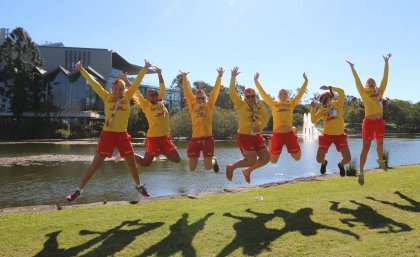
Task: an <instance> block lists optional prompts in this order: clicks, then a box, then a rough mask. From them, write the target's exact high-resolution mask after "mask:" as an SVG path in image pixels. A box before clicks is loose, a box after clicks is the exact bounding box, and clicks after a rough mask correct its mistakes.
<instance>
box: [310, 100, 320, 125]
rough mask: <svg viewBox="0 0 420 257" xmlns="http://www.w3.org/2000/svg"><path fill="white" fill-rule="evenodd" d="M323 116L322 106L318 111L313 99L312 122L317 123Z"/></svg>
mask: <svg viewBox="0 0 420 257" xmlns="http://www.w3.org/2000/svg"><path fill="white" fill-rule="evenodd" d="M321 118H322V112H321V108H319V109H318V111H316V104H315V102H314V101H312V103H311V122H312V123H313V124H315V123H317V122H318V121H320V120H321Z"/></svg>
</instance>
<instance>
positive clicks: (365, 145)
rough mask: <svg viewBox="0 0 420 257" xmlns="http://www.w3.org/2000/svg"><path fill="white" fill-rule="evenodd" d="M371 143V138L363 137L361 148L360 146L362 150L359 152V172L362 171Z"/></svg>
mask: <svg viewBox="0 0 420 257" xmlns="http://www.w3.org/2000/svg"><path fill="white" fill-rule="evenodd" d="M382 142H383V141H382ZM371 143H372V140H367V139H363V148H362V152H361V153H360V173H363V172H364V169H365V164H366V159H367V155H368V153H369V149H370V145H371Z"/></svg>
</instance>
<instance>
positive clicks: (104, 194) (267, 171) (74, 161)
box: [0, 135, 420, 208]
mask: <svg viewBox="0 0 420 257" xmlns="http://www.w3.org/2000/svg"><path fill="white" fill-rule="evenodd" d="M299 141H300V145H301V148H302V159H301V160H300V161H297V162H296V161H294V160H293V159H292V158H291V157H290V155H289V154H288V153H287V150H286V149H285V148H284V149H283V153H282V155H281V157H280V159H279V162H278V163H277V164H271V163H269V164H267V165H266V166H264V167H262V168H260V169H258V170H256V171H254V172H253V173H252V175H251V179H252V184H253V185H260V184H265V183H269V182H278V181H283V180H290V179H294V178H299V177H308V176H314V175H318V174H319V164H318V163H317V162H316V160H315V157H316V151H317V147H318V140H317V139H310V138H300V139H299ZM348 143H349V147H350V150H351V153H352V156H353V158H356V159H357V160H358V158H359V154H360V150H361V147H362V140H361V139H360V138H349V140H348ZM175 144H176V145H177V146H178V151H179V153H180V155H181V158H182V161H181V163H180V164H174V163H170V162H168V161H165V160H162V161H156V162H154V163H153V164H152V165H151V167H148V168H139V171H140V176H141V180H142V182H143V183H145V184H146V186H147V189H148V190H149V192H150V193H151V194H152V196H154V197H156V196H167V195H180V194H185V193H191V192H201V191H212V190H223V189H226V188H235V187H242V186H246V185H247V184H246V182H245V181H244V178H243V176H242V173H241V170H240V169H237V170H235V173H234V177H233V181H232V182H230V181H228V180H227V179H226V177H225V166H226V165H227V164H230V163H232V162H234V161H235V160H238V159H240V158H241V153H240V151H239V149H238V148H237V146H236V142H235V141H217V142H216V150H215V151H216V157H217V159H218V162H219V165H220V167H221V169H220V172H219V173H214V172H213V171H205V170H204V168H203V166H202V161H200V165H199V167H198V169H197V171H196V172H190V171H189V169H188V159H187V155H186V147H187V142H186V141H175ZM134 145H135V150H136V151H137V152H139V153H140V154H143V153H144V147H143V146H142V145H141V144H139V143H135V144H134ZM385 148H386V149H388V150H389V152H390V160H389V162H390V165H391V166H392V165H403V164H417V163H420V161H419V160H420V158H419V153H420V135H407V136H405V137H404V138H402V137H401V135H399V136H398V137H392V136H391V137H388V138H386V140H385ZM95 149H96V141H80V142H70V143H68V142H56V143H51V142H46V143H39V142H37V143H5V142H3V143H0V195H1V197H0V208H5V207H13V206H27V205H38V204H59V205H67V204H68V203H67V201H66V200H65V196H66V195H67V194H68V193H69V192H72V191H73V190H74V189H75V188H76V187H77V186H78V184H79V181H80V178H81V176H82V175H83V173H84V172H85V170H86V168H87V167H88V165H89V163H90V162H91V160H92V159H93V154H94V152H95ZM326 158H327V160H328V162H329V165H328V167H327V174H331V173H337V172H338V168H337V163H338V161H339V160H340V159H341V155H340V154H339V153H337V152H336V150H335V147H334V146H332V147H331V148H330V151H329V153H328V154H327V157H326ZM376 167H377V163H376V144H375V143H374V142H373V143H372V148H371V151H370V152H369V156H368V160H367V163H366V168H376ZM354 183H355V186H356V185H357V186H358V184H357V182H356V178H354ZM137 199H138V193H137V192H136V191H135V190H134V183H133V181H132V180H131V177H130V175H129V173H128V170H127V169H126V167H125V164H124V161H121V162H119V163H115V162H114V161H113V159H108V160H107V161H105V162H104V163H103V165H102V166H101V168H100V169H99V170H98V171H97V173H96V174H95V175H94V176H93V178H92V179H91V180H90V181H89V183H88V184H87V185H86V187H85V189H84V193H83V196H82V197H81V198H80V199H78V200H77V203H90V202H101V201H105V200H106V201H119V200H123V201H131V200H137Z"/></svg>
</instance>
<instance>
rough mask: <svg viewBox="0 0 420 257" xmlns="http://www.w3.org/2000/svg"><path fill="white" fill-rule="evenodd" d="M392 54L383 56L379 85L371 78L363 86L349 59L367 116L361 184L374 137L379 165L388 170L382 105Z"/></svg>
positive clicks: (363, 128) (361, 157)
mask: <svg viewBox="0 0 420 257" xmlns="http://www.w3.org/2000/svg"><path fill="white" fill-rule="evenodd" d="M391 56H392V55H391V54H388V55H386V56H383V58H384V61H385V68H384V74H383V77H382V81H381V85H380V86H379V87H377V86H376V81H375V80H374V79H373V78H369V79H368V80H367V81H366V85H365V86H363V85H362V82H361V81H360V78H359V76H358V75H357V72H356V69H355V68H354V63H352V62H350V61H347V63H348V64H349V65H350V68H351V71H352V73H353V77H354V81H355V83H356V87H357V91H359V94H360V96H361V97H362V101H363V104H364V106H365V118H364V119H363V124H362V138H363V148H362V152H361V153H360V173H359V180H358V182H359V184H360V185H363V184H364V183H365V177H364V168H365V164H366V159H367V155H368V153H369V150H370V145H371V143H372V140H373V139H375V140H376V151H377V153H378V159H377V161H378V163H379V166H380V167H381V168H382V169H383V170H387V167H386V165H385V160H384V158H383V151H384V135H385V120H384V118H383V112H384V111H383V106H382V97H383V95H384V93H385V89H386V86H387V84H388V70H389V65H388V62H389V58H391Z"/></svg>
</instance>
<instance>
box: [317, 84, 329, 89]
mask: <svg viewBox="0 0 420 257" xmlns="http://www.w3.org/2000/svg"><path fill="white" fill-rule="evenodd" d="M319 89H321V90H329V89H330V88H329V87H327V86H326V85H323V86H322V87H320V88H319Z"/></svg>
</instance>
